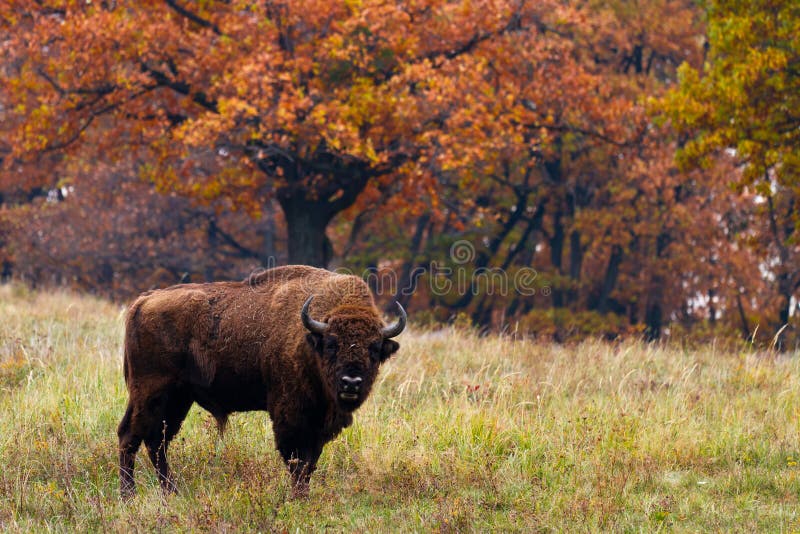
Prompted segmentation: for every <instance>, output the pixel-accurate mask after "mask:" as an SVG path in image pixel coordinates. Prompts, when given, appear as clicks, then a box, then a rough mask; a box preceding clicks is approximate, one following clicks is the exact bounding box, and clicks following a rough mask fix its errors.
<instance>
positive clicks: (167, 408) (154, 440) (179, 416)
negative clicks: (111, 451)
mask: <svg viewBox="0 0 800 534" xmlns="http://www.w3.org/2000/svg"><path fill="white" fill-rule="evenodd" d="M192 403H193V400H192V395H191V392H190V391H189V390H188V389H185V388H174V389H172V390H170V391H168V392H165V393H163V394H162V395H161V396H159V398H158V400H157V401H155V402H153V404H151V406H152V407H153V408H155V409H154V410H153V412H154V413H153V414H152V415H153V416H156V417H155V418H154V419H153V420H155V421H158V422H160V425H159V426H158V427H155V428H154V427H152V426H151V428H150V429H149V431H148V432H147V435H146V437H145V438H144V443H145V446H146V447H147V453H148V455H149V457H150V461H151V462H152V463H153V467H155V468H156V472H157V473H158V481H159V483H160V484H161V488H162V489H163V490H164V492H165V493H174V492H175V490H176V486H175V480H174V478H173V476H172V473H171V471H170V468H169V463H168V462H167V448H168V447H169V443H170V441H172V438H174V437H175V435H176V434H177V433H178V431H179V430H180V428H181V423H183V420H184V419H185V418H186V414H187V413H189V409H190V408H191V407H192Z"/></svg>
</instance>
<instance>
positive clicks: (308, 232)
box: [281, 198, 332, 267]
mask: <svg viewBox="0 0 800 534" xmlns="http://www.w3.org/2000/svg"><path fill="white" fill-rule="evenodd" d="M281 207H282V208H283V214H284V216H285V217H286V229H287V234H288V250H289V263H290V264H294V265H312V266H314V267H327V266H328V262H329V261H330V259H331V252H332V247H331V242H330V240H329V239H328V236H327V235H325V229H326V228H327V226H328V222H330V219H331V217H330V215H329V214H328V212H327V210H326V209H325V208H326V206H325V205H324V204H323V203H321V202H313V201H309V200H307V199H305V198H300V199H296V198H289V199H286V200H282V201H281Z"/></svg>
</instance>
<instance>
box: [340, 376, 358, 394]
mask: <svg viewBox="0 0 800 534" xmlns="http://www.w3.org/2000/svg"><path fill="white" fill-rule="evenodd" d="M361 381H362V378H361V377H360V376H357V377H355V378H353V377H351V376H347V375H344V376H343V377H342V389H343V390H344V391H354V392H355V391H358V390H359V389H361Z"/></svg>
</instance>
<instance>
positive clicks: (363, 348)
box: [300, 296, 406, 411]
mask: <svg viewBox="0 0 800 534" xmlns="http://www.w3.org/2000/svg"><path fill="white" fill-rule="evenodd" d="M313 298H314V297H313V296H311V297H309V298H308V300H306V302H305V304H303V309H302V311H301V312H300V318H301V319H302V321H303V325H304V326H305V327H306V329H308V334H307V335H306V339H307V341H308V344H309V345H311V347H312V349H313V350H314V351H315V352H316V354H317V355H318V356H319V361H320V370H321V372H322V375H323V381H324V382H325V387H326V388H327V389H328V392H329V394H330V395H331V396H332V397H335V398H336V401H337V402H338V403H339V406H340V407H341V408H342V409H344V410H346V411H352V410H355V409H356V408H358V407H359V406H360V405H361V403H363V402H364V399H366V398H367V395H369V392H370V389H371V388H372V383H373V382H374V381H375V377H376V376H377V375H378V367H379V366H380V364H382V363H383V362H384V361H386V359H387V358H389V356H391V355H392V354H394V353H395V352H397V349H398V348H400V345H399V344H398V343H397V342H396V341H394V340H393V339H391V338H393V337H395V336H396V335H398V334H400V332H402V331H403V329H404V328H405V326H406V312H405V310H404V309H403V307H402V306H401V305H400V303H397V309H398V311H399V313H400V317H399V318H398V320H397V321H396V322H395V323H394V324H391V325H389V326H383V324H382V323H381V321H380V319H379V318H378V317H377V316H376V314H375V313H374V311H372V310H370V309H368V308H363V307H358V306H340V307H339V308H337V309H336V310H335V312H334V313H333V314H332V315H331V316H330V317H329V318H328V321H327V322H322V321H316V320H314V319H312V318H311V317H310V316H309V314H308V306H309V304H311V299H313Z"/></svg>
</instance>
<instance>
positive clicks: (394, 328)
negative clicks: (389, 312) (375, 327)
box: [381, 302, 408, 339]
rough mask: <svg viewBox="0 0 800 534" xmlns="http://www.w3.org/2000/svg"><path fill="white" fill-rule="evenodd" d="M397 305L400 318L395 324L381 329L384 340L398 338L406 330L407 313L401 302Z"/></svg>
mask: <svg viewBox="0 0 800 534" xmlns="http://www.w3.org/2000/svg"><path fill="white" fill-rule="evenodd" d="M395 304H397V311H398V312H399V313H400V317H398V318H397V321H395V322H394V323H392V324H390V325H389V326H384V327H383V328H382V329H381V335H383V337H384V339H388V338H390V337H394V336H397V335H399V334H400V332H402V331H403V330H405V328H406V319H408V316H407V315H406V311H405V310H404V309H403V307H402V306H401V305H400V303H399V302H396V303H395Z"/></svg>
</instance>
